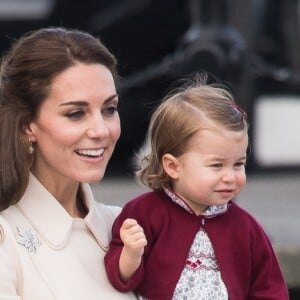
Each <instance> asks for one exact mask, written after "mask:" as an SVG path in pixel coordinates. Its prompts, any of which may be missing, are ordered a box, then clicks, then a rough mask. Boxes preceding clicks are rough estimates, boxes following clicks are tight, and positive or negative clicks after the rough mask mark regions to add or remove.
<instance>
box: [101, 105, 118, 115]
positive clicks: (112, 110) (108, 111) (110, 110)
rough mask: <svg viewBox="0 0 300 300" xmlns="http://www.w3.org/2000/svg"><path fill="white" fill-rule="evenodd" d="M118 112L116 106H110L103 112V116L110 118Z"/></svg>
mask: <svg viewBox="0 0 300 300" xmlns="http://www.w3.org/2000/svg"><path fill="white" fill-rule="evenodd" d="M116 112H118V107H117V106H115V105H112V106H108V107H106V108H105V109H104V110H103V114H104V115H105V116H108V117H110V116H113V115H114V114H115V113H116Z"/></svg>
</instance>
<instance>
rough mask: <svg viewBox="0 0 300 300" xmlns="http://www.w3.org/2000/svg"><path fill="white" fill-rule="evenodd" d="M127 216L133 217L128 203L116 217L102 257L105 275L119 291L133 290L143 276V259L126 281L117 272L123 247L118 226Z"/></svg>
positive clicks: (119, 226)
mask: <svg viewBox="0 0 300 300" xmlns="http://www.w3.org/2000/svg"><path fill="white" fill-rule="evenodd" d="M127 218H135V219H136V216H135V214H134V213H133V212H132V207H131V205H130V203H128V204H127V205H126V206H125V207H124V208H123V210H122V212H121V213H120V215H119V216H118V217H117V218H116V220H115V222H114V224H113V226H112V240H111V242H110V245H109V250H108V252H107V253H106V255H105V257H104V263H105V268H106V272H107V277H108V279H109V280H110V282H111V284H112V285H113V286H114V287H115V288H116V289H117V290H119V291H121V292H128V291H133V290H135V289H136V288H137V287H138V286H139V284H140V282H141V281H142V279H143V277H144V266H143V264H144V260H143V259H142V262H141V264H140V266H139V268H138V269H137V270H136V272H135V273H134V274H133V276H132V277H131V278H130V279H129V280H128V281H126V282H124V281H123V280H122V279H121V277H120V274H119V259H120V255H121V251H122V248H123V242H122V240H121V238H120V228H121V226H122V224H123V221H124V220H125V219H127Z"/></svg>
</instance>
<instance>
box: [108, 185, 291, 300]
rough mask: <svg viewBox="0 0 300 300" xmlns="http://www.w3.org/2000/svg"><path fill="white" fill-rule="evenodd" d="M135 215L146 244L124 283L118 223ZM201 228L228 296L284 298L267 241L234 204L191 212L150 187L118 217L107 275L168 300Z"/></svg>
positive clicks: (123, 286) (237, 299) (235, 299)
mask: <svg viewBox="0 0 300 300" xmlns="http://www.w3.org/2000/svg"><path fill="white" fill-rule="evenodd" d="M126 218H134V219H136V220H137V221H138V222H139V224H140V225H141V226H142V227H143V228H144V232H145V234H146V237H147V240H148V245H147V246H146V248H145V252H144V257H143V262H142V264H141V266H140V267H139V268H138V270H137V271H136V272H135V274H134V275H133V277H132V278H131V279H130V280H129V281H127V282H126V283H124V282H123V281H122V280H121V279H120V276H119V273H118V263H119V257H120V253H121V250H122V246H123V244H122V241H121V240H120V235H119V231H120V226H121V225H122V223H123V221H124V219H126ZM201 226H202V227H203V228H204V230H205V231H206V233H207V234H208V236H209V238H210V241H211V243H212V246H213V248H214V251H215V255H216V259H217V261H218V264H219V269H220V272H221V276H222V279H223V281H224V284H225V285H226V287H227V290H228V295H229V299H230V300H244V299H245V300H246V299H248V300H258V299H261V300H271V299H272V300H287V299H289V296H288V290H287V286H286V283H285V281H284V279H283V275H282V272H281V270H280V267H279V264H278V261H277V258H276V256H275V254H274V251H273V249H272V246H271V243H270V241H269V239H268V237H267V235H266V233H265V232H264V230H263V229H262V227H261V226H260V225H259V224H258V223H257V221H256V220H255V219H254V218H253V217H252V216H251V215H250V214H249V213H248V212H246V211H245V210H243V209H242V208H240V207H239V206H238V205H237V204H236V203H234V202H230V205H229V207H228V210H227V211H226V213H224V214H221V215H217V216H215V217H204V216H196V215H193V214H191V213H189V212H187V211H186V210H184V209H183V208H182V207H180V206H179V205H178V204H176V203H174V202H173V201H172V200H170V198H169V197H168V196H167V195H166V194H165V193H164V191H154V192H148V193H145V194H143V195H140V196H138V197H137V198H135V199H133V200H131V201H129V202H128V203H127V204H126V205H125V206H124V208H123V210H122V212H121V214H120V215H119V217H118V218H117V219H116V221H115V223H114V225H113V229H112V235H113V238H112V241H111V243H110V248H109V251H108V253H107V255H106V256H105V266H106V270H107V274H108V278H109V280H110V281H111V283H112V284H113V286H114V287H115V288H116V289H118V290H120V291H123V292H125V291H129V290H134V291H135V292H136V293H138V294H139V295H142V296H143V297H145V298H147V299H151V300H168V299H172V295H173V292H174V289H175V287H176V284H177V281H178V280H179V277H180V275H181V272H182V270H183V268H184V265H185V262H186V258H187V255H188V252H189V250H190V247H191V245H192V242H193V240H194V237H195V235H196V233H197V232H198V231H199V228H200V227H201Z"/></svg>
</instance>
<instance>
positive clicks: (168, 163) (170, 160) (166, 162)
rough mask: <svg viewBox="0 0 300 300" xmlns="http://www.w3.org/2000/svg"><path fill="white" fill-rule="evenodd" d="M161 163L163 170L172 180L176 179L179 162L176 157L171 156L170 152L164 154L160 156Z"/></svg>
mask: <svg viewBox="0 0 300 300" xmlns="http://www.w3.org/2000/svg"><path fill="white" fill-rule="evenodd" d="M162 165H163V168H164V170H165V172H166V173H167V174H168V175H169V177H170V178H171V179H173V180H176V179H178V177H179V173H178V166H179V162H178V159H177V158H176V157H175V156H173V155H172V154H169V153H167V154H164V155H163V157H162Z"/></svg>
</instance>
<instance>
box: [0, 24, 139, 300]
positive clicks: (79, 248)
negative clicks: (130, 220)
mask: <svg viewBox="0 0 300 300" xmlns="http://www.w3.org/2000/svg"><path fill="white" fill-rule="evenodd" d="M116 79H117V72H116V60H115V58H114V56H113V55H112V54H111V53H110V52H109V51H108V50H107V48H106V47H105V46H104V45H103V44H102V43H101V42H100V41H99V40H98V39H96V38H95V37H93V36H92V35H90V34H88V33H85V32H81V31H77V30H66V29H64V28H45V29H40V30H37V31H35V32H30V33H28V34H26V35H25V36H23V37H21V38H20V39H19V40H18V41H16V42H15V43H14V44H13V45H12V47H11V49H10V50H9V52H8V53H7V55H6V56H5V57H4V58H3V60H2V64H1V73H0V158H1V159H0V172H1V180H0V209H1V213H0V299H8V298H9V299H23V300H41V299H43V300H48V299H56V300H58V299H61V300H68V299H70V300H71V299H72V300H76V299H78V300H79V299H80V300H82V299H89V300H92V299H135V296H134V295H133V294H131V293H127V294H122V293H119V292H117V291H115V290H114V289H113V288H112V287H111V285H110V284H109V282H108V280H107V278H106V274H105V271H104V265H103V256H104V254H105V253H106V251H107V248H108V243H109V240H110V229H111V224H112V222H113V220H114V218H115V216H116V215H117V214H118V212H119V210H118V208H113V207H108V206H104V205H102V204H100V203H97V202H95V200H94V198H93V195H92V192H91V189H90V187H89V185H88V183H89V182H95V181H99V180H101V179H102V178H103V176H104V173H105V169H106V166H107V163H108V161H109V159H110V157H111V155H112V152H113V150H114V147H115V145H116V142H117V140H118V138H119V136H120V131H121V130H120V120H119V116H118V110H117V107H118V95H117V92H116V87H115V81H116Z"/></svg>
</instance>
